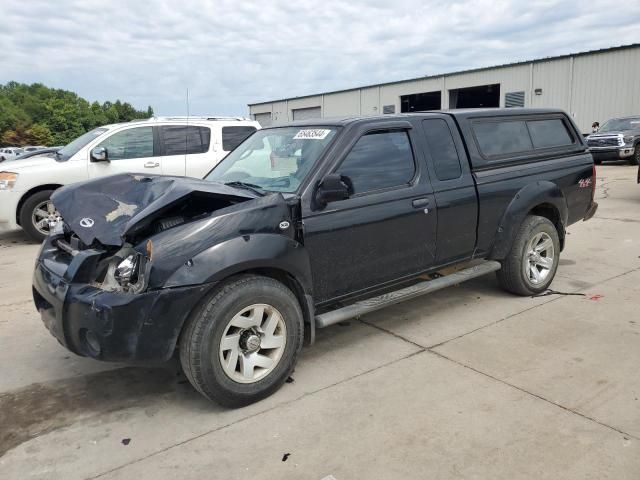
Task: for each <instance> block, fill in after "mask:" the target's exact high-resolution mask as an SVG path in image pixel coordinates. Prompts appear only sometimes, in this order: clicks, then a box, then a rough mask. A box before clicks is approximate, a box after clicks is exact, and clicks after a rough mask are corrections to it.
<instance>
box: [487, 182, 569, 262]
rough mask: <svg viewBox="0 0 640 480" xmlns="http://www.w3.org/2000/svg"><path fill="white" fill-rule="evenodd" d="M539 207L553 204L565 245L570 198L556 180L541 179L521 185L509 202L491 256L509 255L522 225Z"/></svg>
mask: <svg viewBox="0 0 640 480" xmlns="http://www.w3.org/2000/svg"><path fill="white" fill-rule="evenodd" d="M535 208H551V209H553V210H554V211H555V214H554V217H556V218H555V219H552V221H554V223H556V228H557V229H558V235H559V236H560V240H561V244H562V245H564V229H565V226H566V225H567V219H568V216H569V209H568V207H567V201H566V198H565V196H564V194H563V193H562V190H561V189H560V187H558V185H556V184H555V183H553V182H550V181H546V180H545V181H537V182H535V183H530V184H528V185H526V186H525V187H523V188H522V189H520V190H519V191H518V193H516V194H515V195H514V197H513V199H512V200H511V202H510V203H509V205H508V206H507V208H506V210H505V212H504V214H503V215H502V218H501V219H500V223H499V225H498V229H497V231H496V233H495V236H494V242H493V248H492V250H491V253H490V255H489V258H491V259H494V260H501V259H503V258H505V257H506V256H507V254H508V253H509V251H510V250H511V245H512V244H513V241H514V240H515V237H516V234H517V233H518V229H519V228H520V225H521V224H522V222H523V221H524V219H525V217H526V216H527V215H528V214H529V212H531V211H532V210H534V209H535ZM558 223H559V224H558Z"/></svg>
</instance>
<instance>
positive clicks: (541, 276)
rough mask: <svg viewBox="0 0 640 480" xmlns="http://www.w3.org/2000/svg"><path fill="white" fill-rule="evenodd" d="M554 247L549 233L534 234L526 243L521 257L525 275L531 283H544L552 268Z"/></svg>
mask: <svg viewBox="0 0 640 480" xmlns="http://www.w3.org/2000/svg"><path fill="white" fill-rule="evenodd" d="M554 262H555V248H554V246H553V240H552V239H551V237H550V236H549V234H547V233H545V232H540V233H537V234H535V235H534V236H533V237H532V238H531V240H529V242H528V243H527V247H526V248H525V255H524V259H523V268H524V273H525V277H526V278H527V280H528V281H529V282H530V283H531V284H532V285H540V284H542V283H544V282H545V281H546V279H547V277H548V276H549V274H550V273H551V271H552V269H553V264H554Z"/></svg>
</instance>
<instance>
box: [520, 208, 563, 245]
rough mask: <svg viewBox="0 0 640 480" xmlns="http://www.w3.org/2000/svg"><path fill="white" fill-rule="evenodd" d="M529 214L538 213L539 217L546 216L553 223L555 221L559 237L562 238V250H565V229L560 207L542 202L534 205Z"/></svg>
mask: <svg viewBox="0 0 640 480" xmlns="http://www.w3.org/2000/svg"><path fill="white" fill-rule="evenodd" d="M529 215H538V216H539V217H545V218H546V219H548V220H549V221H550V222H551V223H553V224H554V225H555V227H556V230H557V231H558V238H559V239H560V250H564V236H565V231H564V225H563V223H562V219H561V218H560V212H558V209H557V208H556V207H554V206H553V205H551V204H550V203H541V204H540V205H537V206H535V207H533V208H532V209H531V210H530V211H529Z"/></svg>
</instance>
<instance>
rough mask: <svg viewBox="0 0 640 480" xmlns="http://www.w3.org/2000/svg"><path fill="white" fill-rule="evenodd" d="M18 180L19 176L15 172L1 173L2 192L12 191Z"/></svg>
mask: <svg viewBox="0 0 640 480" xmlns="http://www.w3.org/2000/svg"><path fill="white" fill-rule="evenodd" d="M16 180H18V174H17V173H13V172H0V190H11V189H12V188H13V186H14V185H15V183H16Z"/></svg>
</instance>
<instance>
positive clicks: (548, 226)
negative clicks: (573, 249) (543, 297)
mask: <svg viewBox="0 0 640 480" xmlns="http://www.w3.org/2000/svg"><path fill="white" fill-rule="evenodd" d="M559 259H560V240H559V237H558V231H557V229H556V227H555V225H554V224H553V223H552V222H551V221H550V220H549V219H547V218H545V217H539V216H537V215H530V216H528V217H526V218H525V219H524V221H523V222H522V225H520V229H519V230H518V233H517V234H516V238H515V240H514V241H513V245H512V246H511V251H510V252H509V254H508V255H507V257H506V258H505V259H504V260H503V261H502V268H501V269H500V270H498V271H497V272H496V275H497V277H498V282H499V283H500V285H501V286H502V288H504V289H505V290H507V291H509V292H512V293H515V294H517V295H536V294H539V293H542V292H544V291H545V290H546V289H547V288H549V285H551V282H552V281H553V277H554V276H555V274H556V271H557V270H558V262H559Z"/></svg>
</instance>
